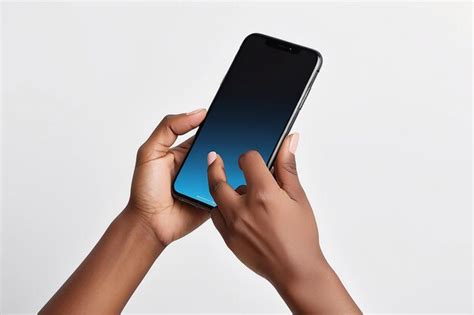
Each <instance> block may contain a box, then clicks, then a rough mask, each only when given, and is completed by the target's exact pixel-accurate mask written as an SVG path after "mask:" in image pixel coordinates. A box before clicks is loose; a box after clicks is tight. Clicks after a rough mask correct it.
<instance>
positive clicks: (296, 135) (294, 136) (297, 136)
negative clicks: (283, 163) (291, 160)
mask: <svg viewBox="0 0 474 315" xmlns="http://www.w3.org/2000/svg"><path fill="white" fill-rule="evenodd" d="M299 140H300V134H299V133H297V132H295V133H294V134H292V135H291V139H290V146H289V147H288V150H289V151H290V152H291V153H293V154H295V153H296V148H297V147H298V142H299Z"/></svg>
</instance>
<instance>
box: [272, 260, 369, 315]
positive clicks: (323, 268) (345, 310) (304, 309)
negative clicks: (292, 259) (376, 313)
mask: <svg viewBox="0 0 474 315" xmlns="http://www.w3.org/2000/svg"><path fill="white" fill-rule="evenodd" d="M275 288H276V289H277V291H278V293H279V294H280V295H281V297H282V298H283V300H284V301H285V303H286V304H287V305H288V307H289V308H290V310H291V311H292V313H295V314H361V312H360V310H359V308H358V307H357V305H356V304H355V303H354V301H353V300H352V298H351V297H350V295H349V294H348V292H347V291H346V289H345V288H344V285H343V284H342V283H341V281H340V280H339V277H338V276H337V274H336V273H335V272H334V270H333V269H332V268H331V266H330V265H329V264H328V262H327V261H326V259H325V258H324V256H322V255H321V258H320V259H318V261H317V262H316V261H315V262H314V263H313V264H311V265H308V267H307V268H305V269H304V270H303V269H302V270H301V271H300V272H297V273H295V276H294V277H292V278H289V279H288V280H287V281H286V282H284V283H278V284H277V285H275Z"/></svg>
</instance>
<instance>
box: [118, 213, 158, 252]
mask: <svg viewBox="0 0 474 315" xmlns="http://www.w3.org/2000/svg"><path fill="white" fill-rule="evenodd" d="M116 220H118V221H120V220H123V221H124V224H126V225H127V226H129V228H130V229H131V232H132V233H134V234H136V236H137V238H136V239H137V240H139V241H140V243H143V245H145V246H147V247H149V248H150V250H152V252H154V253H156V256H158V255H159V254H160V253H161V252H162V251H163V250H164V249H165V247H166V246H165V245H164V244H163V242H161V241H160V239H159V238H158V237H157V235H156V233H155V231H154V229H153V227H152V225H151V224H150V221H149V220H148V219H147V218H146V217H144V216H143V215H142V214H141V213H140V212H139V211H136V210H135V209H133V208H132V207H130V206H128V205H127V207H125V209H124V210H123V211H122V213H121V214H120V215H119V216H118V217H117V219H116Z"/></svg>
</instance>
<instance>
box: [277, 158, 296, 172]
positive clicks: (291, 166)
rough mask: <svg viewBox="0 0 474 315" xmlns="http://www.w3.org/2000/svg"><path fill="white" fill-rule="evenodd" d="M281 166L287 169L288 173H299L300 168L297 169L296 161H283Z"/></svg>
mask: <svg viewBox="0 0 474 315" xmlns="http://www.w3.org/2000/svg"><path fill="white" fill-rule="evenodd" d="M280 166H281V167H282V168H283V170H285V171H287V172H288V173H291V174H293V175H298V170H297V169H296V163H295V162H294V161H291V162H282V163H281V164H280Z"/></svg>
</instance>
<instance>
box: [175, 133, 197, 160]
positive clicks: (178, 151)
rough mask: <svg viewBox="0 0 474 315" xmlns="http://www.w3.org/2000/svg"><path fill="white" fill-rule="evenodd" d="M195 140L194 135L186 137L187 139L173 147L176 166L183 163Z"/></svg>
mask: <svg viewBox="0 0 474 315" xmlns="http://www.w3.org/2000/svg"><path fill="white" fill-rule="evenodd" d="M193 142H194V136H192V137H191V138H188V139H186V140H185V141H183V142H181V143H180V144H179V145H177V146H176V147H174V148H173V149H171V150H172V152H173V155H174V163H175V165H176V166H179V165H181V163H183V160H184V157H185V156H186V153H187V152H188V150H189V148H190V147H191V145H192V144H193Z"/></svg>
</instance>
